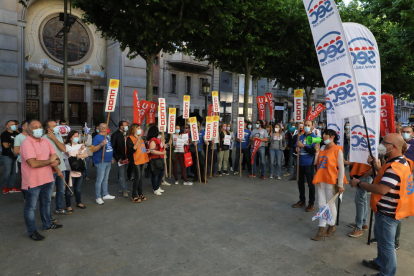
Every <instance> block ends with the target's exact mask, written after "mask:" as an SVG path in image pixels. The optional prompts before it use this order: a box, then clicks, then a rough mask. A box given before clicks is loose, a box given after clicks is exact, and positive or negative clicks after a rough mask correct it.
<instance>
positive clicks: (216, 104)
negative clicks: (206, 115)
mask: <svg viewBox="0 0 414 276" xmlns="http://www.w3.org/2000/svg"><path fill="white" fill-rule="evenodd" d="M211 95H212V100H213V112H217V113H219V112H220V102H219V97H218V91H213V92H211Z"/></svg>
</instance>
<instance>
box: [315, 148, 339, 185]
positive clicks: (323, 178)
mask: <svg viewBox="0 0 414 276" xmlns="http://www.w3.org/2000/svg"><path fill="white" fill-rule="evenodd" d="M340 150H341V151H342V147H341V146H338V145H334V146H333V147H332V148H330V149H326V147H325V150H321V151H319V156H318V171H317V172H316V174H315V176H314V178H313V182H312V183H313V184H315V185H316V184H318V183H319V182H324V183H327V184H332V185H335V184H336V183H337V178H338V172H339V170H338V153H339V151H340ZM344 183H347V180H346V176H345V174H344Z"/></svg>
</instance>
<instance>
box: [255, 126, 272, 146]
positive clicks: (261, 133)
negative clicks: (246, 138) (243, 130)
mask: <svg viewBox="0 0 414 276" xmlns="http://www.w3.org/2000/svg"><path fill="white" fill-rule="evenodd" d="M268 137H269V135H268V134H267V130H266V129H263V128H262V129H254V130H253V131H252V134H251V138H253V139H255V138H259V139H264V138H268ZM266 144H267V143H266V142H261V143H260V147H265V146H266Z"/></svg>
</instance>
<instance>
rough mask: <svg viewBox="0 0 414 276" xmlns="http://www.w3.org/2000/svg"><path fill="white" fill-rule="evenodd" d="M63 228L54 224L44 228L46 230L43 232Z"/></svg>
mask: <svg viewBox="0 0 414 276" xmlns="http://www.w3.org/2000/svg"><path fill="white" fill-rule="evenodd" d="M62 227H63V225H62V224H55V223H52V225H50V226H49V227H48V228H46V229H44V230H43V231H45V232H46V231H50V230H55V229H59V228H62Z"/></svg>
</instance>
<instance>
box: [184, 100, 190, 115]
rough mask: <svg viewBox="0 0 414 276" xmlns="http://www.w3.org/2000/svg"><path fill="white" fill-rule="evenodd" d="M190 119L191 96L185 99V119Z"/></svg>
mask: <svg viewBox="0 0 414 276" xmlns="http://www.w3.org/2000/svg"><path fill="white" fill-rule="evenodd" d="M188 118H190V96H189V95H184V97H183V119H188Z"/></svg>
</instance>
